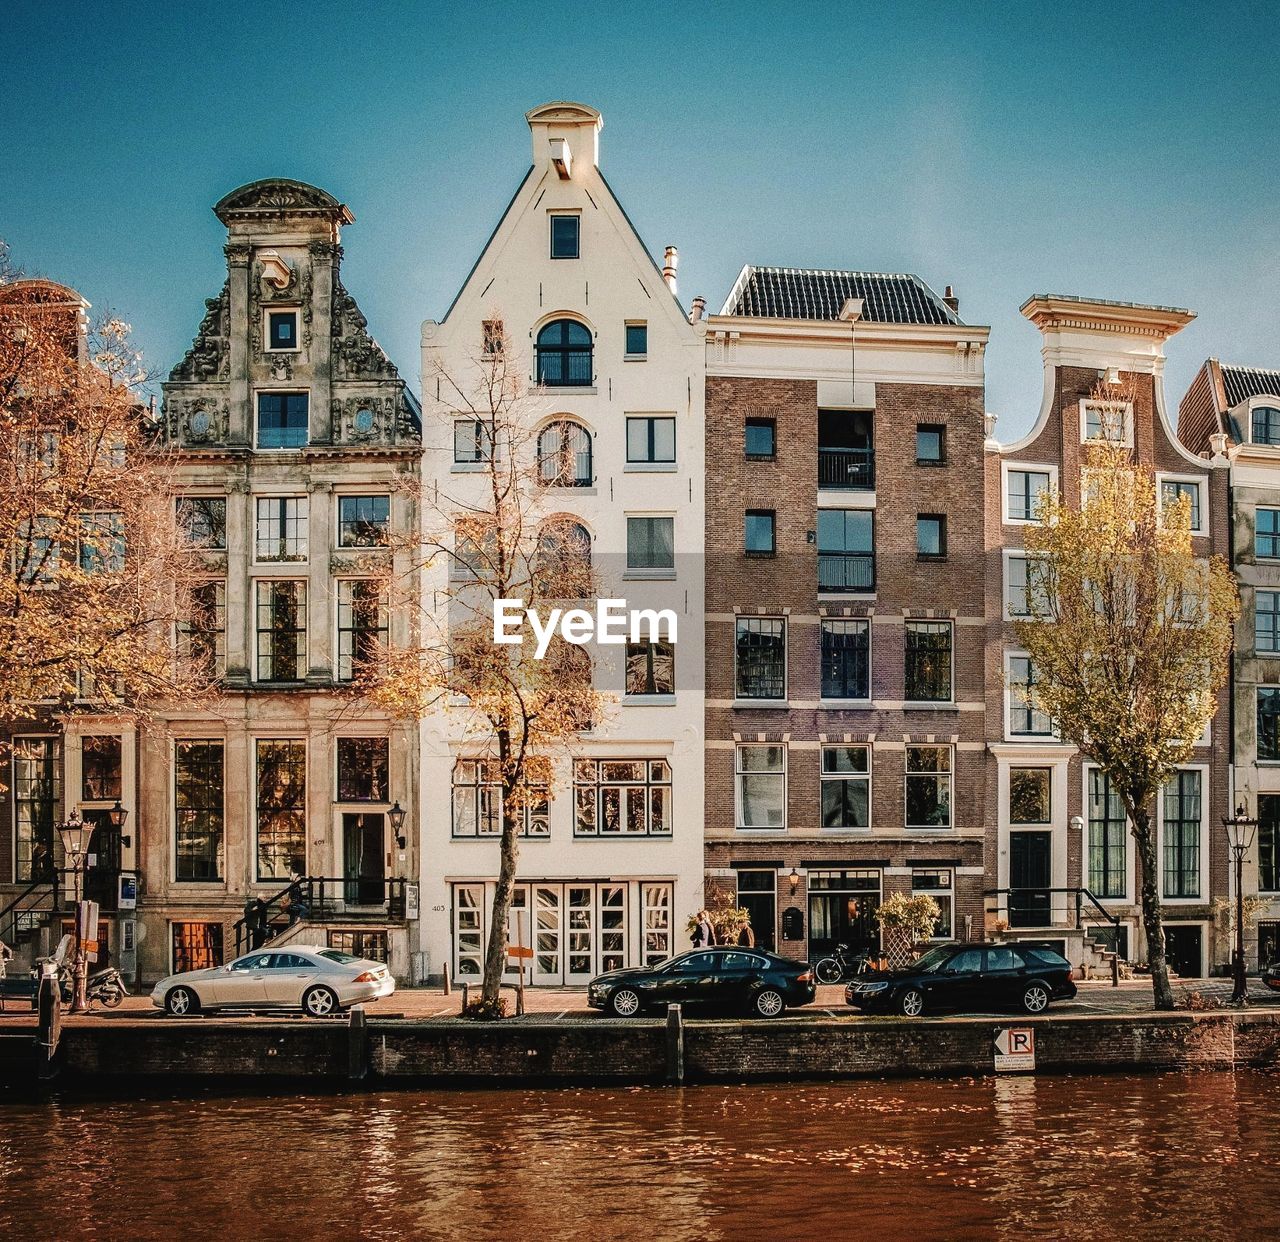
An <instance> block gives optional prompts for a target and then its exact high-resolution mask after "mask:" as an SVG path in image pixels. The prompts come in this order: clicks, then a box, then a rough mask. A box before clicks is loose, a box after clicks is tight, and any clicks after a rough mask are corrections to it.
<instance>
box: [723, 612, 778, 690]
mask: <svg viewBox="0 0 1280 1242" xmlns="http://www.w3.org/2000/svg"><path fill="white" fill-rule="evenodd" d="M734 654H735V661H734V663H735V683H736V685H735V693H736V695H737V697H738V698H740V699H762V700H768V699H785V698H786V697H787V623H786V621H785V620H784V619H783V618H782V617H739V618H738V622H737V639H736V642H735V644H734Z"/></svg>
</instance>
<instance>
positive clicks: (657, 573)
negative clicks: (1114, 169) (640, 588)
mask: <svg viewBox="0 0 1280 1242" xmlns="http://www.w3.org/2000/svg"><path fill="white" fill-rule="evenodd" d="M633 518H635V519H636V520H642V519H643V520H658V521H662V520H665V521H668V522H670V523H671V567H670V568H669V569H668V568H665V567H661V566H655V567H650V566H644V565H635V566H633V565H632V564H631V546H630V545H631V521H632V519H633ZM676 533H677V532H676V514H675V513H674V511H672V510H656V511H648V510H643V509H642V510H637V511H628V512H627V513H625V514H624V515H623V538H624V539H625V540H626V545H625V547H624V551H623V556H624V557H625V558H626V560H625V561H624V565H625V568H624V570H623V574H622V576H623V578H624V579H625V578H631V579H636V578H648V579H660V578H661V579H666V578H674V577H675V576H676V565H677V563H678V560H679V556H680V554H679V552H678V551H677V546H676Z"/></svg>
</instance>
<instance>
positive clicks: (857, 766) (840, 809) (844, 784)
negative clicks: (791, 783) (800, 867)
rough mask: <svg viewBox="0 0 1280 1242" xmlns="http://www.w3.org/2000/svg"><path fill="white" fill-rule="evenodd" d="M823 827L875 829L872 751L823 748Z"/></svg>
mask: <svg viewBox="0 0 1280 1242" xmlns="http://www.w3.org/2000/svg"><path fill="white" fill-rule="evenodd" d="M822 826H823V827H824V828H870V827H871V747H870V746H824V747H823V748H822Z"/></svg>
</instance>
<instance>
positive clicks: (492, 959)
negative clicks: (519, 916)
mask: <svg viewBox="0 0 1280 1242" xmlns="http://www.w3.org/2000/svg"><path fill="white" fill-rule="evenodd" d="M510 754H511V734H510V732H509V731H508V730H506V729H499V730H498V762H499V765H500V768H499V770H500V771H501V772H502V858H501V861H500V863H499V864H498V883H497V887H496V888H495V889H494V893H493V912H492V914H491V916H490V921H489V943H488V945H487V946H486V947H485V953H484V988H483V991H482V992H481V997H480V1000H481V1004H482V1006H483V1009H484V1016H485V1017H488V1018H496V1017H497V1016H498V997H499V996H500V995H501V994H502V975H503V972H504V971H505V970H506V967H507V916H508V914H509V913H510V911H511V890H512V889H513V888H514V887H515V880H516V863H517V861H518V854H519V835H518V832H517V829H518V827H519V823H520V817H521V816H522V815H523V814H524V811H523V809H522V808H521V807H518V806H516V805H515V802H516V800H515V798H514V797H513V796H512V790H513V789H514V788H516V787H517V786H518V783H519V782H518V781H516V780H510V779H509V777H508V773H507V762H508V759H509V757H510Z"/></svg>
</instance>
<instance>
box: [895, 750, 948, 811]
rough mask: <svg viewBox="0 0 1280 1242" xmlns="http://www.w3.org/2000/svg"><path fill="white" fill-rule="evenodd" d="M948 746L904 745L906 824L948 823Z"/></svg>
mask: <svg viewBox="0 0 1280 1242" xmlns="http://www.w3.org/2000/svg"><path fill="white" fill-rule="evenodd" d="M951 775H952V773H951V747H950V746H908V747H907V773H906V785H907V817H906V826H907V827H908V828H950V827H951Z"/></svg>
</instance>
